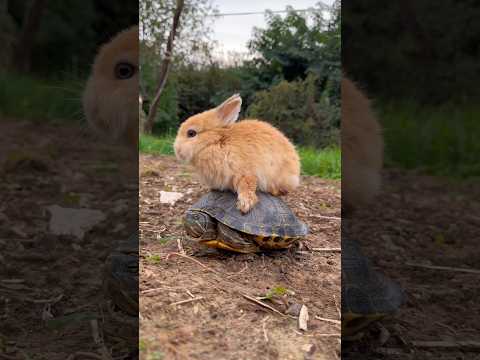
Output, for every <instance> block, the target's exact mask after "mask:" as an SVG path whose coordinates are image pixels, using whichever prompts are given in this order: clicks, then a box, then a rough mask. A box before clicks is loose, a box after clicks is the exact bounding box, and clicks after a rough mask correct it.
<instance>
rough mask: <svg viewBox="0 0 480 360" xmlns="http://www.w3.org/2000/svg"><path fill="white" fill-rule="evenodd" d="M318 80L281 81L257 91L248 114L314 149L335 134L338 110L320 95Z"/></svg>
mask: <svg viewBox="0 0 480 360" xmlns="http://www.w3.org/2000/svg"><path fill="white" fill-rule="evenodd" d="M317 82H318V79H317V77H316V76H314V75H309V76H308V77H307V78H306V79H305V80H297V81H292V82H287V81H282V82H281V83H280V84H278V85H275V86H273V87H272V88H270V89H269V90H265V91H260V92H257V94H256V96H255V101H254V102H253V104H252V105H251V106H250V107H249V109H248V116H249V117H253V118H258V119H265V120H268V121H269V122H270V123H272V124H273V125H275V126H276V127H278V128H279V129H280V130H282V131H283V133H285V134H286V135H287V137H289V138H290V139H291V140H293V142H295V143H296V144H302V145H307V146H315V147H318V148H321V147H325V146H328V145H332V143H334V142H335V141H336V138H337V137H338V116H339V113H338V111H337V110H336V109H335V108H334V107H332V106H331V105H330V104H329V102H328V98H327V97H323V98H321V96H320V94H319V90H318V86H317Z"/></svg>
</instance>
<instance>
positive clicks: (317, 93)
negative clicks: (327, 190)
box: [141, 1, 341, 147]
mask: <svg viewBox="0 0 480 360" xmlns="http://www.w3.org/2000/svg"><path fill="white" fill-rule="evenodd" d="M154 3H155V1H153V2H152V4H154ZM193 3H194V1H193V2H191V3H190V5H191V4H193ZM200 4H203V5H202V6H206V4H209V3H208V2H206V1H204V2H200ZM172 6H173V5H172V4H170V7H168V6H167V8H165V14H168V13H170V16H171V8H172ZM287 10H288V13H287V15H286V16H285V17H282V16H279V15H275V14H273V13H271V12H270V13H267V15H266V18H267V27H266V29H256V30H255V32H254V35H253V38H252V40H251V41H250V43H249V48H250V51H251V58H250V59H248V60H245V59H244V61H243V62H237V63H231V64H230V65H229V66H222V65H221V64H222V62H221V61H217V60H213V59H209V61H207V62H203V63H199V62H193V61H186V60H185V58H184V57H177V59H176V61H175V64H174V67H173V69H172V72H171V74H170V77H169V81H168V86H170V87H171V88H170V89H171V90H170V93H168V92H166V93H165V94H163V95H162V101H163V109H162V111H163V115H159V116H158V117H157V126H156V127H155V132H156V133H157V134H163V133H165V132H168V131H175V130H176V128H177V127H178V125H179V124H180V122H181V121H183V120H185V119H186V118H188V117H189V116H191V115H193V114H196V113H199V112H202V111H205V110H207V109H210V108H212V107H215V106H217V105H218V104H219V103H221V102H222V101H223V100H224V99H226V98H228V97H229V96H231V95H232V94H234V93H239V94H240V95H241V96H242V99H243V104H242V113H241V117H245V116H253V117H259V118H261V119H263V120H265V121H269V122H272V123H273V124H274V125H276V126H278V127H279V128H280V129H281V130H283V131H284V132H285V133H286V134H287V135H288V136H289V137H290V138H291V139H293V141H294V142H295V143H297V144H300V145H305V146H316V147H323V146H329V145H332V144H337V142H338V140H337V138H338V131H339V126H340V79H341V61H340V47H341V44H340V7H339V2H337V3H336V7H335V8H334V12H333V13H332V15H333V16H330V17H328V16H326V13H325V8H324V7H323V6H321V5H320V3H319V4H318V5H317V6H315V7H313V8H312V9H310V10H311V11H310V12H307V13H297V12H295V11H294V10H293V9H292V8H287ZM211 11H213V10H212V8H209V7H208V6H206V7H205V9H204V11H203V12H201V11H200V12H196V13H195V16H199V17H202V16H203V17H205V16H206V15H207V14H208V13H209V12H211ZM192 16H193V15H192ZM159 19H161V16H160V18H159ZM147 20H148V19H147ZM147 20H146V21H145V25H146V26H153V28H152V29H153V30H152V29H150V30H148V31H152V34H156V35H155V36H157V37H158V38H160V37H161V36H165V34H166V33H167V32H168V27H166V26H165V25H164V24H163V25H161V24H159V23H158V24H157V23H152V22H149V21H151V20H148V21H147ZM155 21H157V20H155ZM198 24H200V25H202V24H203V25H205V24H206V20H205V19H204V20H203V22H202V20H198ZM160 26H162V29H163V30H160V28H159V27H160ZM154 29H157V30H154ZM155 31H158V32H159V33H158V34H157V33H156V32H155ZM182 31H184V30H182ZM193 33H194V32H193ZM162 34H163V35H162ZM195 36H196V37H197V38H198V40H199V41H200V43H201V41H203V40H202V39H205V38H204V37H203V35H202V34H201V33H200V34H197V35H195ZM180 42H181V43H182V45H180V46H181V47H183V46H186V49H189V46H190V45H188V42H187V43H185V42H184V41H180ZM141 46H142V47H141V49H142V51H141V67H142V73H141V76H142V89H143V91H144V93H146V94H152V92H153V89H154V88H155V85H156V81H157V74H156V71H157V70H158V66H157V65H156V63H158V61H159V60H158V52H157V50H155V49H154V48H153V47H152V46H149V45H148V41H144V42H142V43H141ZM173 89H174V90H173ZM175 102H176V103H177V106H175V104H174V103H175ZM144 108H145V107H144Z"/></svg>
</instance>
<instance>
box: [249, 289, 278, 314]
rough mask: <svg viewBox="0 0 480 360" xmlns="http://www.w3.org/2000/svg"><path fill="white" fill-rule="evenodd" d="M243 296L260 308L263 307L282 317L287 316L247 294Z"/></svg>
mask: <svg viewBox="0 0 480 360" xmlns="http://www.w3.org/2000/svg"><path fill="white" fill-rule="evenodd" d="M242 296H243V297H244V298H245V299H247V300H250V301H252V302H254V303H255V304H257V305H260V306H263V307H264V308H267V309H269V310H272V311H273V312H275V313H277V314H279V315H281V316H285V314H282V313H281V312H280V311H278V310H277V309H275V308H274V307H272V306H270V305H268V304H265V303H264V302H261V301H260V300H257V299H255V298H254V297H251V296H248V295H245V294H242Z"/></svg>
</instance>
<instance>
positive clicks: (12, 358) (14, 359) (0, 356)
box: [0, 353, 19, 360]
mask: <svg viewBox="0 0 480 360" xmlns="http://www.w3.org/2000/svg"><path fill="white" fill-rule="evenodd" d="M0 359H2V360H19V359H18V358H17V357H16V356H9V355H7V354H2V353H0Z"/></svg>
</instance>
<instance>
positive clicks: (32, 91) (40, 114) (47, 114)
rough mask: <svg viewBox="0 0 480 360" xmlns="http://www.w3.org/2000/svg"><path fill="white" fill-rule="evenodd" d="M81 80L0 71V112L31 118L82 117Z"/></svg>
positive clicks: (9, 115)
mask: <svg viewBox="0 0 480 360" xmlns="http://www.w3.org/2000/svg"><path fill="white" fill-rule="evenodd" d="M83 86H84V80H78V79H72V80H51V79H38V78H33V77H30V76H25V75H19V74H9V73H8V74H7V73H0V115H2V116H5V117H12V118H22V119H29V120H33V121H45V120H49V121H61V122H63V121H66V120H67V121H81V120H83V110H82V101H81V99H82V92H83Z"/></svg>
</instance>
